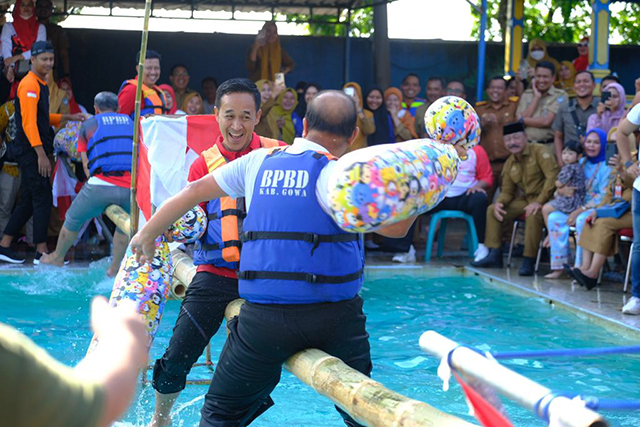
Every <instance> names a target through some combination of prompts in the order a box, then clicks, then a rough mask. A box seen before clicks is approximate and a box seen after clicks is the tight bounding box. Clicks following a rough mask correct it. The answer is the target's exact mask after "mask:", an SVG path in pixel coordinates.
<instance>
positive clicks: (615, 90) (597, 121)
mask: <svg viewBox="0 0 640 427" xmlns="http://www.w3.org/2000/svg"><path fill="white" fill-rule="evenodd" d="M601 93H602V96H603V97H605V96H608V97H609V98H608V99H607V100H606V101H605V102H600V103H599V104H598V108H597V109H596V114H592V115H591V117H589V121H588V122H587V128H589V129H592V128H598V129H602V130H603V131H604V132H605V133H608V132H609V131H610V130H611V129H612V128H614V127H616V126H618V123H619V122H620V120H621V119H622V118H623V117H624V116H625V115H626V110H625V103H626V101H627V95H626V93H625V92H624V88H623V87H622V85H620V84H618V83H609V84H608V85H606V86H604V90H602V92H601ZM607 93H609V95H606V94H607ZM603 99H604V98H603Z"/></svg>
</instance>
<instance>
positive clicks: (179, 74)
mask: <svg viewBox="0 0 640 427" xmlns="http://www.w3.org/2000/svg"><path fill="white" fill-rule="evenodd" d="M169 81H170V82H171V87H172V88H173V92H174V93H175V94H176V104H177V105H183V103H184V98H185V97H186V96H187V95H188V94H190V93H193V92H194V90H192V89H190V88H189V82H190V81H191V77H190V76H189V69H188V68H187V66H186V65H184V64H176V65H174V66H173V67H172V68H171V73H170V74H169ZM183 110H184V108H183Z"/></svg>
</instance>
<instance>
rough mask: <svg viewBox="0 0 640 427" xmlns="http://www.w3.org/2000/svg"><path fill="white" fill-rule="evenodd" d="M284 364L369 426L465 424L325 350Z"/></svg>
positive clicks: (229, 312)
mask: <svg viewBox="0 0 640 427" xmlns="http://www.w3.org/2000/svg"><path fill="white" fill-rule="evenodd" d="M242 304H244V300H242V299H238V300H235V301H232V302H231V303H229V305H228V306H227V309H226V311H225V317H226V318H227V320H229V319H231V318H232V317H235V316H237V315H238V314H239V313H240V308H241V307H242ZM284 366H285V368H287V370H288V371H289V372H291V373H292V374H294V375H295V376H296V377H298V379H300V381H302V382H303V383H305V384H307V385H308V386H309V387H311V388H313V389H314V390H315V391H317V392H318V393H320V394H322V395H323V396H326V397H328V398H329V399H331V401H332V402H333V403H335V404H336V405H338V406H339V407H341V408H342V409H344V410H345V411H347V412H348V413H349V414H350V415H351V416H352V417H353V418H355V419H356V421H358V422H359V423H362V424H364V425H368V426H380V427H382V426H397V427H418V426H423V427H436V426H437V427H454V426H455V427H468V426H473V425H474V424H471V423H468V422H467V421H464V420H462V419H460V418H458V417H455V416H453V415H450V414H447V413H446V412H442V411H440V410H438V409H436V408H434V407H433V406H430V405H428V404H426V403H424V402H420V401H417V400H413V399H409V398H408V397H405V396H403V395H401V394H399V393H396V392H395V391H393V390H389V389H388V388H386V387H385V386H383V385H382V384H380V383H379V382H377V381H374V380H372V379H371V378H369V377H367V376H366V375H363V374H361V373H360V372H358V371H356V370H355V369H352V368H350V367H349V366H347V365H346V364H345V363H344V362H343V361H341V360H340V359H338V358H336V357H333V356H330V355H328V354H327V353H325V352H323V351H320V350H317V349H313V348H312V349H308V350H303V351H301V352H298V353H296V354H294V355H293V356H291V357H290V358H289V359H288V360H287V361H286V362H285V365H284Z"/></svg>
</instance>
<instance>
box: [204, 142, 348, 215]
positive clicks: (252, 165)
mask: <svg viewBox="0 0 640 427" xmlns="http://www.w3.org/2000/svg"><path fill="white" fill-rule="evenodd" d="M304 151H323V152H326V151H327V149H326V148H324V147H323V146H322V145H320V144H317V143H315V142H313V141H309V140H307V139H304V138H296V139H295V141H293V145H291V147H289V148H287V152H289V153H291V154H299V153H302V152H304ZM268 153H269V150H268V149H266V148H261V149H259V150H254V151H252V152H251V153H249V154H247V155H246V156H242V157H240V158H239V159H236V160H234V161H233V162H230V163H227V164H226V165H224V166H222V167H220V168H218V169H216V170H214V171H213V177H214V178H215V180H216V182H217V183H218V185H219V186H220V188H221V189H222V191H224V192H225V193H226V194H227V195H228V196H230V197H233V198H236V199H237V198H239V197H244V198H245V203H246V206H247V212H248V211H249V208H250V206H251V199H252V197H253V190H254V187H255V183H256V179H257V177H258V172H259V171H260V166H262V162H263V161H264V159H265V157H266V156H267V154H268ZM335 165H336V162H329V163H328V164H327V165H326V166H325V167H324V169H322V171H321V172H320V176H319V177H318V181H317V182H316V189H315V193H316V197H317V199H318V203H320V206H321V207H322V209H323V210H324V211H325V212H326V213H327V214H329V215H330V216H332V214H331V209H330V208H329V196H328V194H329V191H328V188H329V187H328V183H329V175H330V174H331V171H332V170H333V168H334V167H335Z"/></svg>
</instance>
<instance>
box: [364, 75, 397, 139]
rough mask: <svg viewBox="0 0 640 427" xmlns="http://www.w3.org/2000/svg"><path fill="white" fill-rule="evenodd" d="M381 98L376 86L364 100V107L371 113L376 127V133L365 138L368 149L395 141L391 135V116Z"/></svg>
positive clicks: (380, 90) (379, 90) (380, 91)
mask: <svg viewBox="0 0 640 427" xmlns="http://www.w3.org/2000/svg"><path fill="white" fill-rule="evenodd" d="M383 96H384V95H383V93H382V89H380V88H379V87H377V86H376V87H374V88H372V89H371V90H369V93H367V97H366V98H365V100H366V101H365V106H366V107H367V109H368V110H369V111H371V112H372V113H373V121H374V122H375V125H376V131H375V132H374V133H372V134H371V135H369V136H367V145H368V146H369V147H371V146H372V145H378V144H388V143H390V142H395V141H396V139H395V135H394V134H393V122H392V121H391V114H390V113H389V112H388V111H387V106H386V105H385V103H384V97H383Z"/></svg>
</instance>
